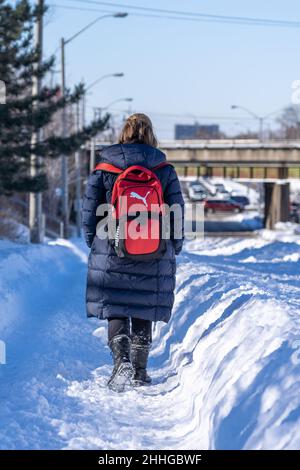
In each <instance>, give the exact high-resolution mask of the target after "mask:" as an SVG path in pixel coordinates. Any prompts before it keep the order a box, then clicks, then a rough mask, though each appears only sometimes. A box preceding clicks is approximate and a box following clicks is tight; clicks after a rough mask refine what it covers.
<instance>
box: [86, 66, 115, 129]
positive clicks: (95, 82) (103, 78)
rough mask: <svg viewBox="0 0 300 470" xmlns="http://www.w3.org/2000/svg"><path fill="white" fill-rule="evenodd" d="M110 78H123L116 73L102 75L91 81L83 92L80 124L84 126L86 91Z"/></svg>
mask: <svg viewBox="0 0 300 470" xmlns="http://www.w3.org/2000/svg"><path fill="white" fill-rule="evenodd" d="M110 77H115V78H121V77H124V73H123V72H116V73H107V74H105V75H102V76H101V77H100V78H97V80H95V81H93V82H92V83H90V84H89V85H88V86H87V87H86V88H85V90H84V93H83V96H82V124H83V126H85V110H86V94H87V91H88V90H90V89H91V88H93V87H94V86H95V85H97V84H98V83H100V82H102V80H105V79H106V78H110Z"/></svg>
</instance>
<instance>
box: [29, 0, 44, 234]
mask: <svg viewBox="0 0 300 470" xmlns="http://www.w3.org/2000/svg"><path fill="white" fill-rule="evenodd" d="M37 6H38V8H39V12H40V13H39V16H38V18H37V21H36V24H35V45H36V47H37V49H38V61H37V63H36V64H35V68H36V69H38V68H39V67H40V65H41V62H42V58H43V8H44V0H37ZM41 85H42V84H41V79H40V77H37V76H34V77H33V83H32V96H36V95H39V94H40V92H41ZM36 106H37V105H36V104H35V105H34V107H36ZM40 140H41V130H40V129H39V130H38V131H36V132H34V133H33V134H32V137H31V146H32V148H34V147H35V146H36V144H37V143H38V142H40ZM39 164H40V157H38V156H37V155H35V154H34V153H32V154H31V157H30V176H32V177H36V176H37V175H38V172H39ZM29 234H30V236H29V238H30V242H31V243H41V242H42V241H43V240H42V238H43V236H42V193H41V192H38V193H30V195H29Z"/></svg>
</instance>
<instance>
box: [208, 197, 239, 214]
mask: <svg viewBox="0 0 300 470" xmlns="http://www.w3.org/2000/svg"><path fill="white" fill-rule="evenodd" d="M243 210H244V206H243V205H242V204H239V203H238V202H235V201H233V200H232V199H206V201H205V203H204V212H205V214H212V213H213V212H234V213H238V212H243Z"/></svg>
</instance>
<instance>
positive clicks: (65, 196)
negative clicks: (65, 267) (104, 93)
mask: <svg viewBox="0 0 300 470" xmlns="http://www.w3.org/2000/svg"><path fill="white" fill-rule="evenodd" d="M127 15H128V13H125V12H119V13H114V14H107V15H102V16H99V17H98V18H96V19H95V20H93V21H91V22H90V23H88V24H87V25H86V26H84V28H82V29H80V30H79V31H78V32H77V33H75V34H73V36H71V37H70V38H68V39H64V38H61V43H60V49H61V94H62V97H64V96H65V91H66V79H65V46H66V45H67V44H69V43H70V42H72V41H73V40H74V39H75V38H77V37H78V36H79V35H80V34H82V33H84V32H85V31H86V30H87V29H89V28H90V27H92V26H93V25H94V24H95V23H97V22H98V21H100V20H102V19H104V18H125V17H126V16H127ZM61 117H62V137H63V138H65V137H67V123H66V109H65V106H64V107H63V109H62V113H61ZM61 177H62V214H63V236H64V238H68V236H69V190H68V159H67V156H66V155H62V157H61Z"/></svg>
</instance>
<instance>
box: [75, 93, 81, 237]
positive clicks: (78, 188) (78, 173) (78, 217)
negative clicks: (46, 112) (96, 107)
mask: <svg viewBox="0 0 300 470" xmlns="http://www.w3.org/2000/svg"><path fill="white" fill-rule="evenodd" d="M79 130H80V113H79V102H78V101H77V103H76V132H77V133H78V132H79ZM80 157H81V151H80V150H77V151H76V152H75V175H76V207H75V208H76V232H77V236H78V237H80V236H81V212H80V205H81V161H80Z"/></svg>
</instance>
